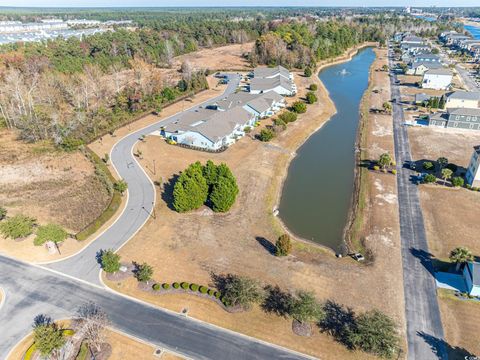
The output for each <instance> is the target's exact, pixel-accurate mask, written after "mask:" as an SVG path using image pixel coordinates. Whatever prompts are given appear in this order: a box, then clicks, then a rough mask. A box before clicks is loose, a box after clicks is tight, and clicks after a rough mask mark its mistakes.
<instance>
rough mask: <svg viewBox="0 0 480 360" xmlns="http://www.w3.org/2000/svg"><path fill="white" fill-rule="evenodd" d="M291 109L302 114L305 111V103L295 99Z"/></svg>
mask: <svg viewBox="0 0 480 360" xmlns="http://www.w3.org/2000/svg"><path fill="white" fill-rule="evenodd" d="M292 110H293V111H295V112H296V113H297V114H303V113H305V112H307V105H306V104H305V103H304V102H301V101H295V102H294V103H293V104H292Z"/></svg>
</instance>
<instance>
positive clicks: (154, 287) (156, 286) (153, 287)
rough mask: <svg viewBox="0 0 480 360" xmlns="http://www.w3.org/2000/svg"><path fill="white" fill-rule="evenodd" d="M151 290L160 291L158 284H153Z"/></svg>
mask: <svg viewBox="0 0 480 360" xmlns="http://www.w3.org/2000/svg"><path fill="white" fill-rule="evenodd" d="M152 289H153V290H155V291H158V290H160V284H157V283H155V284H153V286H152Z"/></svg>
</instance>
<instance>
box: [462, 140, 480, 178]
mask: <svg viewBox="0 0 480 360" xmlns="http://www.w3.org/2000/svg"><path fill="white" fill-rule="evenodd" d="M479 168H480V145H477V146H474V147H473V154H472V158H471V159H470V164H469V165H468V169H467V174H466V175H465V178H466V179H467V184H469V185H471V186H472V187H480V171H479Z"/></svg>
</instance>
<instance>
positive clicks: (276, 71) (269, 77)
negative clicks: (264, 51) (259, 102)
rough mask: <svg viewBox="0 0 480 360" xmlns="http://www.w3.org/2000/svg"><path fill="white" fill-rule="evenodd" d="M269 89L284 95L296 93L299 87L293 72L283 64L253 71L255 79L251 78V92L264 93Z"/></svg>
mask: <svg viewBox="0 0 480 360" xmlns="http://www.w3.org/2000/svg"><path fill="white" fill-rule="evenodd" d="M269 91H275V92H276V93H277V94H280V95H284V96H293V95H295V94H296V93H297V87H296V85H295V82H294V80H293V74H292V73H291V72H290V71H288V70H287V69H286V68H284V67H283V66H276V67H273V68H268V67H259V68H256V69H255V70H254V71H253V79H251V80H250V93H252V94H262V93H266V92H269Z"/></svg>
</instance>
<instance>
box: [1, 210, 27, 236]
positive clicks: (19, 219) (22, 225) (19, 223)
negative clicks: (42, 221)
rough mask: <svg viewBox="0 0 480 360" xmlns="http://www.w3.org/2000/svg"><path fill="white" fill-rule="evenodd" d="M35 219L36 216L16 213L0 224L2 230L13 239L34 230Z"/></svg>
mask: <svg viewBox="0 0 480 360" xmlns="http://www.w3.org/2000/svg"><path fill="white" fill-rule="evenodd" d="M35 221H36V220H35V219H34V218H31V217H28V216H25V215H16V216H14V217H11V218H10V219H7V220H5V221H3V222H2V223H1V224H0V232H1V233H2V234H3V236H5V237H6V238H11V239H19V238H23V237H27V236H28V235H30V234H31V233H32V232H33V227H34V226H35Z"/></svg>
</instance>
